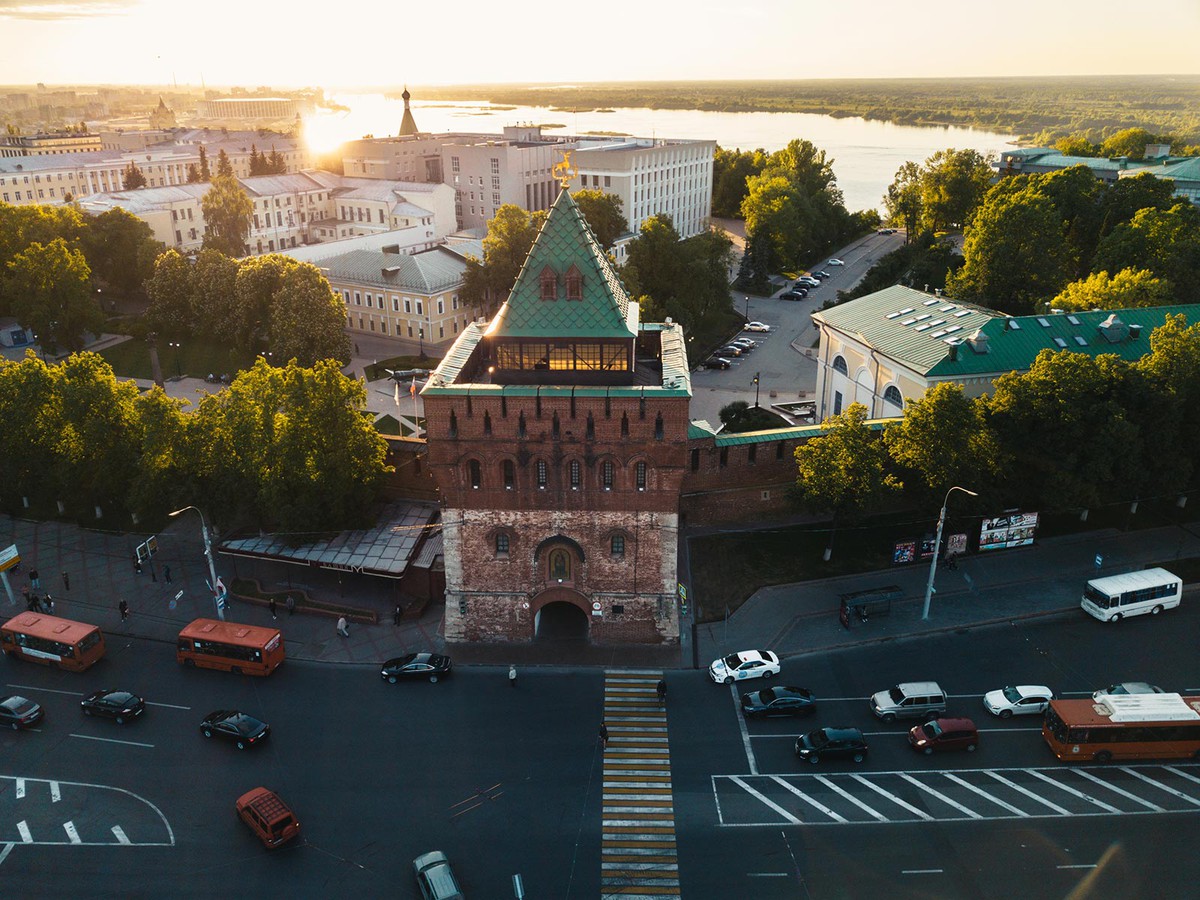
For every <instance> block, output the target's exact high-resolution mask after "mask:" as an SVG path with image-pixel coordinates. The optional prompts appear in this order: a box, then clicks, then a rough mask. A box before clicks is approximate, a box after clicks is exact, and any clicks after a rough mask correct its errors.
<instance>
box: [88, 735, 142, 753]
mask: <svg viewBox="0 0 1200 900" xmlns="http://www.w3.org/2000/svg"><path fill="white" fill-rule="evenodd" d="M68 737H73V738H80V739H81V740H85V741H100V742H102V743H105V744H124V745H125V746H127V747H149V748H150V749H151V750H153V749H154V745H153V744H143V743H142V742H141V741H118V740H117V739H116V738H102V737H92V736H91V735H90V734H70V735H68Z"/></svg>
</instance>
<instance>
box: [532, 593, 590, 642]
mask: <svg viewBox="0 0 1200 900" xmlns="http://www.w3.org/2000/svg"><path fill="white" fill-rule="evenodd" d="M530 611H531V612H532V613H533V637H534V639H535V640H539V641H578V640H582V641H586V640H587V639H588V631H589V629H588V620H589V619H591V617H592V616H591V613H592V608H591V604H590V603H588V599H587V597H585V596H583V594H581V593H579V592H578V591H573V590H571V589H570V588H560V587H552V588H547V589H546V590H544V591H542V592H541V593H540V594H538V595H537V596H536V597H534V598H533V602H532V603H531V604H530Z"/></svg>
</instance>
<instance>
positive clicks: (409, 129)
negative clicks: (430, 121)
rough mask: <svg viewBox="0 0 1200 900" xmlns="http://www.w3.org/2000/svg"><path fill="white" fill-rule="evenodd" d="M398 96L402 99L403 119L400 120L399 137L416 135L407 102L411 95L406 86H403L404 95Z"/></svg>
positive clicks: (413, 120)
mask: <svg viewBox="0 0 1200 900" xmlns="http://www.w3.org/2000/svg"><path fill="white" fill-rule="evenodd" d="M400 96H401V97H402V98H403V99H404V118H403V119H401V120H400V136H401V137H404V136H405V135H410V134H416V133H417V123H416V120H415V119H413V114H412V110H411V109H409V106H408V100H409V98H410V97H412V94H410V93H409V92H408V85H407V84H406V85H405V86H404V93H403V94H401V95H400Z"/></svg>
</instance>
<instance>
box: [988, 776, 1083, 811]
mask: <svg viewBox="0 0 1200 900" xmlns="http://www.w3.org/2000/svg"><path fill="white" fill-rule="evenodd" d="M986 771H987V774H988V775H990V776H991V777H992V778H995V779H996V780H997V781H999V782H1000V783H1001V784H1006V785H1008V786H1009V787H1010V788H1012V789H1013V790H1014V791H1016V792H1018V793H1020V794H1024V795H1025V796H1026V797H1028V798H1029V799H1030V800H1036V801H1037V802H1038V803H1041V804H1043V805H1044V806H1048V807H1049V808H1050V809H1052V810H1054V811H1055V812H1056V813H1058V814H1059V815H1060V816H1069V815H1071V813H1070V812H1069V811H1068V810H1065V809H1063V808H1062V807H1061V806H1059V805H1058V804H1057V803H1051V802H1050V801H1049V800H1047V799H1046V798H1045V797H1039V796H1038V795H1037V794H1035V793H1034V792H1033V791H1031V790H1029V789H1028V788H1023V787H1021V785H1019V784H1017V783H1016V782H1015V781H1009V780H1008V779H1007V778H1005V777H1004V776H1003V775H997V774H996V773H995V772H993V771H991V770H990V769H989V770H986Z"/></svg>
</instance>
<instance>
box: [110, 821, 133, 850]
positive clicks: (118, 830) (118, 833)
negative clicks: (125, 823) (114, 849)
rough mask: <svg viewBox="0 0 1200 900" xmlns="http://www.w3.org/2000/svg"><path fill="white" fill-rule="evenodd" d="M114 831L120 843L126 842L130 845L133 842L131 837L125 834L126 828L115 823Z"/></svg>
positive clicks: (114, 835)
mask: <svg viewBox="0 0 1200 900" xmlns="http://www.w3.org/2000/svg"><path fill="white" fill-rule="evenodd" d="M112 833H113V837H115V838H116V839H117V843H119V844H125V845H126V846H129V845H131V844H132V843H133V842H132V841H130V840H129V838H127V837H126V836H125V831H124V829H122V828H121V826H120V825H114V826H113V827H112Z"/></svg>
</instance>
